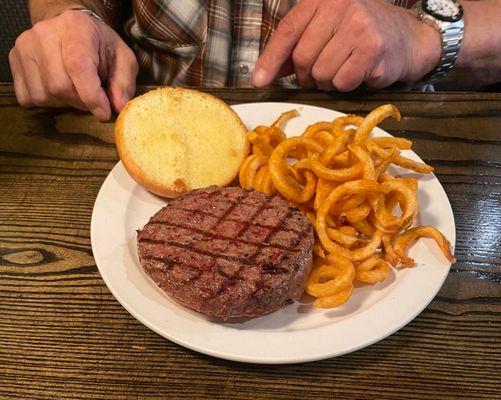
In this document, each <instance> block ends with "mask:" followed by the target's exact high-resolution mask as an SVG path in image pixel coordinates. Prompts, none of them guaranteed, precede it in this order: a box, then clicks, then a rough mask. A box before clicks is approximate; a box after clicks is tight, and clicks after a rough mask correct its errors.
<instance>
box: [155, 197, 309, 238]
mask: <svg viewBox="0 0 501 400" xmlns="http://www.w3.org/2000/svg"><path fill="white" fill-rule="evenodd" d="M228 203H230V204H232V205H233V207H231V208H230V209H229V211H230V212H231V211H232V210H233V209H234V208H235V207H236V206H237V205H239V203H232V202H228ZM172 209H173V210H180V211H186V212H190V213H193V214H200V215H202V216H207V217H212V218H220V217H219V215H217V214H213V213H209V212H207V211H201V210H190V209H189V208H183V207H172ZM274 209H275V207H269V206H268V205H267V206H265V207H264V209H263V210H262V211H265V210H274ZM228 214H229V212H228ZM287 215H290V213H289V214H287ZM253 218H255V216H254V217H253ZM224 220H225V221H231V222H244V221H241V220H238V219H233V218H224ZM218 222H220V221H218ZM281 222H282V220H281ZM151 223H159V221H152V222H151ZM160 223H162V222H160ZM248 224H249V225H255V226H259V227H262V228H272V227H274V226H273V225H263V224H260V223H259V222H253V223H252V224H251V223H248ZM216 225H217V223H216ZM184 228H186V227H184ZM189 229H192V228H189ZM281 230H284V231H288V232H294V233H302V231H297V230H295V229H290V228H285V227H281Z"/></svg>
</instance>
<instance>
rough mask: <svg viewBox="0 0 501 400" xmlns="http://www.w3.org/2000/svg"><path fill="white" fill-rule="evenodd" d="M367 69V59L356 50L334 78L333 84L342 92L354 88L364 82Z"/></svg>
mask: <svg viewBox="0 0 501 400" xmlns="http://www.w3.org/2000/svg"><path fill="white" fill-rule="evenodd" d="M367 71H368V67H367V60H366V59H365V58H364V57H363V55H360V54H359V53H358V52H356V51H355V52H353V53H352V54H351V55H350V56H349V57H348V59H347V60H346V61H345V62H344V63H343V65H342V66H341V67H340V68H339V70H338V71H337V73H336V75H335V76H334V78H332V86H334V88H335V89H336V90H338V91H340V92H349V91H351V90H354V89H356V88H357V87H359V86H360V85H361V84H362V83H363V82H364V80H365V78H366V76H367Z"/></svg>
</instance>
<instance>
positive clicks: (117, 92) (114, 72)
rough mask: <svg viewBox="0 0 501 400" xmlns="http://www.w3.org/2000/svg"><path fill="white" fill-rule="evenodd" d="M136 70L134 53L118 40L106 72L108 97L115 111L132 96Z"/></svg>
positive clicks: (120, 108) (134, 90)
mask: <svg viewBox="0 0 501 400" xmlns="http://www.w3.org/2000/svg"><path fill="white" fill-rule="evenodd" d="M138 71H139V66H138V64H137V60H136V57H135V56H134V53H133V52H132V50H131V49H130V48H129V47H128V46H127V45H126V44H125V43H124V42H122V41H118V42H117V45H116V48H115V56H114V59H113V61H112V64H111V66H110V71H109V74H108V97H109V99H110V102H111V104H112V106H113V108H114V109H115V111H116V112H120V111H121V110H122V108H123V107H124V105H125V103H127V101H129V100H130V99H131V98H132V97H133V96H134V94H135V92H136V76H137V73H138Z"/></svg>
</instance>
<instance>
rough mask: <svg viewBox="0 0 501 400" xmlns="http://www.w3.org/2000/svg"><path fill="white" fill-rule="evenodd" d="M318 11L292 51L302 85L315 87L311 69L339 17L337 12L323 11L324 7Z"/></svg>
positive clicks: (330, 36)
mask: <svg viewBox="0 0 501 400" xmlns="http://www.w3.org/2000/svg"><path fill="white" fill-rule="evenodd" d="M317 11H318V12H317V13H315V15H314V16H313V18H312V20H311V22H310V23H309V25H308V26H307V28H306V29H305V31H304V32H303V34H302V36H301V38H300V39H299V42H298V43H297V45H296V47H295V48H294V50H293V52H292V60H293V62H294V66H295V72H296V77H297V80H298V82H299V84H300V85H301V86H302V87H315V81H314V79H313V78H312V76H311V72H312V71H311V69H312V67H313V64H314V63H315V61H316V60H317V58H318V57H319V55H320V54H321V53H322V52H323V49H324V48H325V46H326V45H327V44H328V42H329V41H330V39H331V38H332V35H333V30H335V29H336V27H337V23H338V18H339V16H338V15H337V13H333V12H327V11H325V10H324V11H323V10H322V8H319V9H318V10H317ZM335 55H336V54H334V56H335ZM332 58H334V57H332Z"/></svg>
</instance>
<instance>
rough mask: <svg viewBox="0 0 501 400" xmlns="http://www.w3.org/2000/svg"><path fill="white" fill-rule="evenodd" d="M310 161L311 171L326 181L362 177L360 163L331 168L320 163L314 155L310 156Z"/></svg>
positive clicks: (341, 180) (340, 180)
mask: <svg viewBox="0 0 501 400" xmlns="http://www.w3.org/2000/svg"><path fill="white" fill-rule="evenodd" d="M310 161H311V166H312V169H313V172H315V174H316V175H317V176H318V177H319V178H322V179H325V180H328V181H337V182H346V181H349V180H352V179H357V178H361V177H362V173H363V170H362V166H361V165H360V163H357V164H354V165H352V166H351V167H347V168H339V169H332V168H328V167H326V166H325V165H324V164H322V163H321V162H320V160H319V159H318V158H317V157H315V156H312V157H310Z"/></svg>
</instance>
